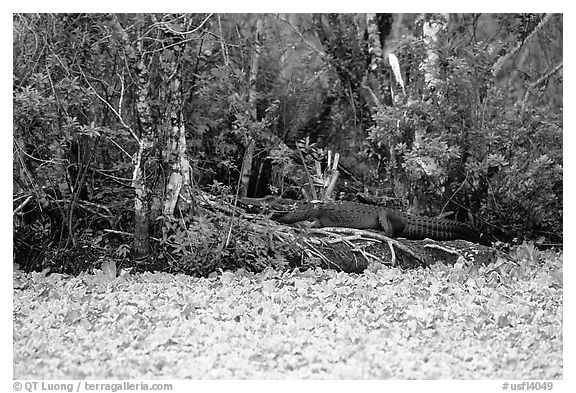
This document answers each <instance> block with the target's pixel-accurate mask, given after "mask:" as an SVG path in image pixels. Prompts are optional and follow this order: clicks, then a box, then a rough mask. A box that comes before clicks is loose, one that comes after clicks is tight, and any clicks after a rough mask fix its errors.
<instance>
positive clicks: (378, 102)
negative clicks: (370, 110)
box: [365, 14, 392, 107]
mask: <svg viewBox="0 0 576 393" xmlns="http://www.w3.org/2000/svg"><path fill="white" fill-rule="evenodd" d="M383 18H386V16H384V17H382V16H381V17H378V15H377V14H366V28H367V30H368V53H369V55H370V67H369V70H368V75H367V86H366V87H365V88H367V89H369V90H370V92H371V94H370V95H371V97H372V99H373V100H374V101H375V102H374V107H380V106H391V105H392V95H391V90H390V77H389V70H388V67H387V66H386V63H385V62H384V52H383V50H382V43H383V42H385V40H386V37H383V36H382V33H381V31H380V24H381V23H379V19H383ZM388 19H391V16H390V17H388ZM390 24H391V23H390Z"/></svg>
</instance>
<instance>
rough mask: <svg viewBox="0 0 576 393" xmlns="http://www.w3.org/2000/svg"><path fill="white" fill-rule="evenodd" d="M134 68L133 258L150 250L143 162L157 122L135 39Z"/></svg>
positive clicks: (140, 48)
mask: <svg viewBox="0 0 576 393" xmlns="http://www.w3.org/2000/svg"><path fill="white" fill-rule="evenodd" d="M135 60H136V62H135V64H133V66H134V68H135V72H136V96H137V99H136V111H137V113H138V117H139V119H140V125H141V135H140V140H139V143H138V151H137V153H136V159H135V163H134V173H133V176H132V186H133V187H134V191H135V193H136V197H135V199H134V242H133V244H132V255H133V257H134V258H135V259H140V258H144V257H146V256H147V255H148V253H149V251H150V245H149V243H148V242H149V240H148V225H149V221H150V205H149V194H150V191H149V186H148V184H146V171H145V169H146V166H147V162H148V159H149V158H150V156H151V155H152V149H153V148H154V140H155V136H156V133H157V132H156V131H157V130H156V126H155V125H154V121H153V119H152V112H151V110H150V102H149V100H150V97H149V94H150V76H149V74H148V68H147V67H146V64H145V63H144V59H143V55H142V41H141V40H139V41H138V48H137V51H136V53H135Z"/></svg>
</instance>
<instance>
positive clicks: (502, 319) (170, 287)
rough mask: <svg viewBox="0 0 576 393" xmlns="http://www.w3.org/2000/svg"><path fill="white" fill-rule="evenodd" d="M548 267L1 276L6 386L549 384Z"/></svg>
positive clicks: (551, 262)
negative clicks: (210, 381)
mask: <svg viewBox="0 0 576 393" xmlns="http://www.w3.org/2000/svg"><path fill="white" fill-rule="evenodd" d="M561 264H562V256H561V255H560V256H557V257H550V258H548V259H547V260H546V262H545V263H544V264H543V265H542V264H541V265H534V264H533V265H531V267H530V268H529V269H526V268H524V269H521V266H516V265H513V266H512V267H510V266H508V265H506V264H504V263H501V264H500V265H497V264H494V266H486V267H473V268H468V267H467V266H466V265H465V264H464V265H463V264H456V265H455V266H454V267H452V266H445V265H441V264H438V265H434V266H432V267H431V268H430V269H416V270H406V271H402V270H400V269H396V268H392V269H389V268H376V269H372V270H367V271H365V272H364V273H363V274H360V275H357V274H346V273H338V272H335V271H332V270H322V269H316V270H308V271H304V272H300V271H297V270H294V271H284V272H280V271H275V270H273V269H266V270H264V271H263V272H261V273H258V274H253V273H250V272H247V271H245V270H239V271H236V272H223V273H222V274H220V275H218V276H215V277H212V278H195V277H190V276H185V275H172V274H168V273H140V274H124V273H120V276H119V277H115V274H116V272H115V267H114V266H109V265H106V267H105V270H104V271H97V272H96V273H95V274H88V273H84V274H81V275H80V276H78V277H70V276H65V275H60V274H51V275H47V276H46V275H45V274H44V273H28V274H24V273H22V272H15V274H14V278H15V289H14V304H13V313H14V316H13V318H14V378H16V379H27V378H34V379H65V378H75V379H80V378H99V379H104V378H123V379H135V378H174V379H179V378H349V379H357V378H363V379H366V378H377V379H380V378H395V379H424V378H425V379H435V378H442V379H445V378H448V379H479V378H491V379H559V378H562V377H563V362H562V359H563V357H562V350H563V347H562V339H563V337H562V325H563V323H562V310H563V303H562V296H563V287H562V275H561V273H558V270H561ZM526 270H529V272H527V271H526Z"/></svg>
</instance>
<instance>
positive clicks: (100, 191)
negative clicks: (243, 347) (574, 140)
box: [13, 14, 563, 275]
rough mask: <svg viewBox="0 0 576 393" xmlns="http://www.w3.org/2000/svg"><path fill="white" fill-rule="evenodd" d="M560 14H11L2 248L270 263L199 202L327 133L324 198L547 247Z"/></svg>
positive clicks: (192, 265) (284, 182)
mask: <svg viewBox="0 0 576 393" xmlns="http://www.w3.org/2000/svg"><path fill="white" fill-rule="evenodd" d="M562 21H563V19H562V16H561V15H550V14H546V15H544V14H505V15H487V14H467V15H436V14H434V15H417V14H411V15H400V14H395V15H390V14H374V15H371V14H368V15H364V14H343V15H336V14H330V15H318V14H314V15H281V14H279V15H272V14H267V15H258V14H250V15H239V14H236V15H216V14H183V15H173V14H162V15H160V14H154V15H143V14H137V15H132V14H122V15H109V14H52V15H48V14H41V15H25V14H17V15H14V29H13V31H14V38H13V50H14V59H13V62H14V63H13V100H14V113H13V118H14V139H13V140H14V160H13V180H14V182H13V187H14V210H15V214H14V245H15V255H16V261H17V262H18V263H20V264H21V265H22V267H24V268H25V269H26V270H34V269H36V270H42V269H43V268H45V267H52V269H54V270H55V271H60V272H69V273H77V272H79V271H81V270H84V269H86V268H87V267H91V266H100V265H101V263H102V261H105V260H109V259H111V258H112V259H114V260H115V261H117V262H118V266H119V267H120V266H124V265H125V264H130V263H132V262H131V261H132V260H136V261H142V259H143V258H147V261H148V263H152V262H150V260H151V259H150V258H149V256H153V257H154V258H152V259H153V261H155V262H154V263H152V265H151V266H152V267H155V268H161V269H163V270H169V271H186V272H190V273H194V274H201V275H206V274H208V273H210V272H212V271H216V270H217V269H218V268H225V267H247V268H250V269H252V270H262V269H263V268H265V267H266V266H275V267H282V266H284V265H285V261H284V260H282V259H281V258H280V257H279V254H275V253H270V252H269V250H268V244H267V243H266V242H265V241H262V240H259V239H254V238H251V237H249V236H247V234H246V233H245V232H244V231H243V229H242V228H238V227H235V226H234V220H230V219H227V218H225V216H222V217H219V216H217V215H214V214H206V211H205V205H203V203H202V202H203V201H204V199H205V196H206V195H213V196H217V197H218V198H219V199H221V200H225V201H232V200H233V199H234V198H235V196H237V195H248V196H263V195H266V194H270V193H275V194H281V195H284V196H291V197H296V198H300V197H302V192H301V189H302V188H303V186H304V184H305V183H306V181H307V180H306V177H305V176H304V171H303V164H308V165H312V163H313V161H314V160H318V161H320V162H324V161H323V160H325V157H326V154H327V151H328V150H331V151H337V152H339V153H340V172H341V176H340V179H339V183H338V186H337V191H338V192H339V196H341V197H345V198H350V197H351V196H354V194H357V193H361V194H364V195H368V196H370V197H374V198H376V199H378V198H386V199H387V200H388V199H390V198H393V199H395V200H396V201H397V202H399V203H401V204H403V205H404V206H409V208H410V210H411V211H413V212H422V213H423V214H427V215H439V214H445V213H447V212H450V213H452V216H453V218H455V219H458V220H460V221H465V222H469V223H471V224H472V225H473V226H474V227H476V228H477V229H478V230H479V231H481V232H483V233H484V234H485V235H486V236H488V237H489V239H490V240H500V241H505V242H513V241H519V242H521V241H522V240H531V241H535V242H537V243H538V244H541V245H544V246H546V245H550V244H560V245H561V243H562V165H563V162H562V114H563V112H562V108H563V103H562ZM298 150H300V151H301V152H302V153H303V156H302V157H303V158H304V162H303V161H302V159H301V155H300V154H299V151H298ZM323 165H325V164H323Z"/></svg>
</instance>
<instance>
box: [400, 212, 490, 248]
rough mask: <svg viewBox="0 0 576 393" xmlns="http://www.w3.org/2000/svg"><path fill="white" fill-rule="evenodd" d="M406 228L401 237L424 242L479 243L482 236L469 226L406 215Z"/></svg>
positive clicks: (450, 221)
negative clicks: (429, 240) (452, 241)
mask: <svg viewBox="0 0 576 393" xmlns="http://www.w3.org/2000/svg"><path fill="white" fill-rule="evenodd" d="M405 222H406V226H405V227H404V230H403V233H402V235H401V236H403V237H405V238H407V239H412V240H422V239H425V238H429V239H434V240H454V239H464V240H468V241H470V242H474V243H479V242H480V236H478V233H476V231H475V230H474V229H472V227H470V226H469V225H466V224H463V223H460V222H457V221H452V220H441V219H437V218H430V217H421V216H411V215H408V214H406V215H405Z"/></svg>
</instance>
